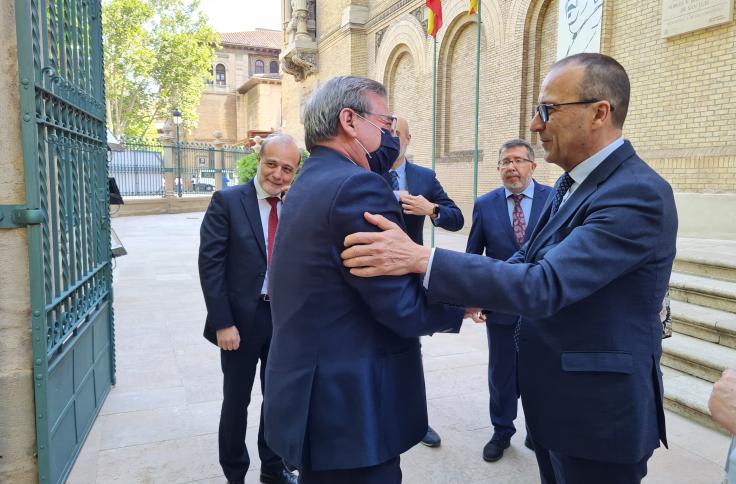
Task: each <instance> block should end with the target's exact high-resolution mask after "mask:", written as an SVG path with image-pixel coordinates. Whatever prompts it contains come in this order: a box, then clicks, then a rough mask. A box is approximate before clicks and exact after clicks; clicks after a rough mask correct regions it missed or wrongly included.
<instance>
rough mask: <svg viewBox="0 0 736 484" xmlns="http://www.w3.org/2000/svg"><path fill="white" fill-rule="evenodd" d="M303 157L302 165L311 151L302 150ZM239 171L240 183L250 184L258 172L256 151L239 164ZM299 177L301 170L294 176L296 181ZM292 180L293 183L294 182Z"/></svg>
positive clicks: (243, 158)
mask: <svg viewBox="0 0 736 484" xmlns="http://www.w3.org/2000/svg"><path fill="white" fill-rule="evenodd" d="M300 153H301V155H302V159H301V163H303V162H304V160H306V159H307V158H308V157H309V151H307V150H301V151H300ZM301 163H300V164H299V168H300V169H301ZM237 170H238V181H239V182H240V183H246V182H249V181H250V180H251V179H252V178H253V177H254V176H256V172H257V171H258V153H256V152H255V151H254V152H253V153H250V154H247V155H245V156H244V157H242V158H241V159H239V160H238V162H237ZM298 176H299V170H297V172H296V175H294V180H296V178H297V177H298ZM294 180H292V183H293V182H294Z"/></svg>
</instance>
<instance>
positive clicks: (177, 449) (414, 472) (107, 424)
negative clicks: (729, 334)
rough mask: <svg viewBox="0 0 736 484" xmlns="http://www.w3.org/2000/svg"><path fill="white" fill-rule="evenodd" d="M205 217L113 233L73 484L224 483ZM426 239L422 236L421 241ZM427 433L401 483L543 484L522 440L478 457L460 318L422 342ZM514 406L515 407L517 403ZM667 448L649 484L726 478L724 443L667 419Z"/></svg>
mask: <svg viewBox="0 0 736 484" xmlns="http://www.w3.org/2000/svg"><path fill="white" fill-rule="evenodd" d="M202 215H203V214H202V213H189V214H176V215H156V216H144V217H123V218H116V219H114V220H113V226H114V228H115V230H116V231H117V233H118V235H119V236H120V239H121V240H122V242H123V244H124V245H125V247H126V249H127V251H128V255H126V256H124V257H122V258H120V259H119V260H117V261H116V267H115V271H114V279H115V283H114V284H115V285H114V287H115V306H114V307H115V327H116V352H117V385H116V387H115V388H114V389H113V390H112V392H111V393H110V396H109V397H108V399H107V401H106V402H105V404H104V406H103V409H102V412H101V415H100V416H99V418H98V419H97V422H96V423H95V425H94V427H93V429H92V431H91V433H90V435H89V436H88V438H87V441H86V443H85V445H84V447H83V449H82V452H81V454H80V456H79V458H78V460H77V463H76V465H75V466H74V468H73V470H72V473H71V475H70V477H69V481H68V482H70V483H75V484H81V483H105V484H106V483H111V482H116V483H159V482H162V483H163V482H165V483H193V482H197V483H224V482H225V479H224V477H222V473H221V470H220V467H219V464H218V462H217V425H218V419H219V411H220V403H221V399H222V390H221V385H222V374H221V372H220V367H219V353H218V351H217V349H216V348H215V347H213V346H212V345H211V344H210V343H208V342H206V341H205V340H204V339H203V338H202V336H201V333H202V326H203V322H204V316H205V307H204V301H203V299H202V296H201V293H200V289H199V280H198V277H197V248H198V245H199V236H198V234H199V232H198V231H199V225H200V223H201V219H202ZM426 240H428V238H426ZM437 243H438V245H439V246H443V247H449V248H456V249H460V250H462V249H463V248H464V245H465V238H464V237H463V236H459V235H455V234H447V233H438V237H437ZM423 344H424V364H425V374H426V386H427V396H428V408H429V415H430V423H431V425H432V426H433V427H434V428H435V429H436V430H437V431H438V432H439V433H440V435H441V436H442V446H441V447H439V448H437V449H429V448H426V447H424V446H422V445H418V446H417V447H415V448H413V449H411V450H410V451H409V452H407V453H406V454H404V455H403V456H402V468H403V472H404V482H406V483H408V484H415V483H416V484H419V483H436V484H449V483H510V484H511V483H514V484H515V483H534V482H539V479H538V475H537V468H536V461H535V459H534V456H533V454H532V452H530V451H529V450H527V449H526V448H525V447H524V446H523V439H524V422H523V415H520V418H519V419H518V420H517V422H516V425H517V428H518V429H519V432H518V433H517V434H516V435H515V436H514V438H513V439H512V446H511V448H509V449H508V450H507V451H506V454H505V455H504V458H503V459H502V460H501V461H499V462H497V463H493V464H489V463H486V462H484V461H483V460H482V458H481V452H482V448H483V445H484V444H485V443H486V441H487V440H488V439H489V438H490V435H491V433H492V430H491V427H490V422H489V417H488V388H487V384H486V363H487V345H486V337H485V329H484V328H483V327H482V326H478V325H474V324H472V323H470V322H466V323H465V325H464V326H463V329H462V331H461V333H460V334H459V335H446V334H439V335H436V336H434V337H431V338H423ZM261 401H262V397H261V395H260V391H259V384H258V382H256V384H255V385H254V389H253V401H252V403H251V407H250V412H249V428H248V436H247V439H246V440H247V443H248V448H249V449H250V450H251V460H252V461H253V463H252V466H251V470H250V471H249V472H248V475H247V478H246V482H249V483H256V482H258V470H259V469H258V467H259V463H258V458H257V450H256V433H257V424H258V416H259V406H260V403H261ZM519 407H520V409H521V406H519ZM667 419H668V420H667V427H668V429H667V430H668V436H669V439H670V449H669V450H666V449H664V448H660V449H658V450H657V451H655V453H654V457H653V458H652V459H651V460H650V466H649V476H648V477H647V478H646V480H645V482H646V483H648V484H655V483H657V484H659V483H662V484H664V483H668V484H678V483H682V484H713V483H719V482H720V479H721V477H722V471H721V469H722V467H723V461H724V457H725V454H726V451H727V449H728V444H729V439H728V438H727V437H726V436H725V435H723V434H720V433H718V432H714V431H712V430H710V429H707V428H705V427H702V426H700V425H698V424H694V423H692V422H689V421H687V420H685V419H684V418H682V417H680V416H678V415H675V414H672V413H669V412H668V414H667Z"/></svg>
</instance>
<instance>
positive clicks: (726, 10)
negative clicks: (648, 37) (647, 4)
mask: <svg viewBox="0 0 736 484" xmlns="http://www.w3.org/2000/svg"><path fill="white" fill-rule="evenodd" d="M733 3H734V0H662V37H665V38H666V37H672V36H675V35H680V34H684V33H686V32H692V31H694V30H700V29H704V28H707V27H713V26H715V25H721V24H724V23H726V22H730V21H731V20H733Z"/></svg>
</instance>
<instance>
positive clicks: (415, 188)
mask: <svg viewBox="0 0 736 484" xmlns="http://www.w3.org/2000/svg"><path fill="white" fill-rule="evenodd" d="M406 188H407V191H408V192H409V193H410V194H411V195H422V196H423V197H424V198H426V199H427V200H429V201H430V202H432V203H436V204H437V205H439V206H440V218H439V221H438V222H437V227H442V228H443V229H445V230H450V231H452V232H456V231H458V230H460V229H461V228H463V224H464V223H465V219H464V218H463V213H462V212H461V211H460V209H459V208H458V206H457V205H455V202H453V201H452V199H451V198H450V197H449V196H447V193H445V190H444V189H443V188H442V185H440V182H439V181H438V180H437V175H436V174H435V172H434V171H432V170H430V169H429V168H424V167H423V166H419V165H415V164H414V163H409V162H408V161H407V162H406ZM403 215H404V223H405V224H406V233H407V234H409V237H411V240H413V241H414V242H416V243H417V244H422V243H424V236H423V232H424V219H425V216H424V215H406V214H403Z"/></svg>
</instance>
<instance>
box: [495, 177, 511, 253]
mask: <svg viewBox="0 0 736 484" xmlns="http://www.w3.org/2000/svg"><path fill="white" fill-rule="evenodd" d="M496 193H497V197H496V198H497V200H496V202H495V203H494V204H493V209H494V210H495V211H496V217H498V220H500V221H501V226H502V227H503V231H504V232H506V234H505V235H504V237H506V238H507V239H508V240H513V241H514V244H516V239H515V238H514V229H513V227H512V226H511V219H509V202H508V200H507V199H506V191H505V190H504V189H503V188H501V189H500V190H499V191H498V192H496Z"/></svg>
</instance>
